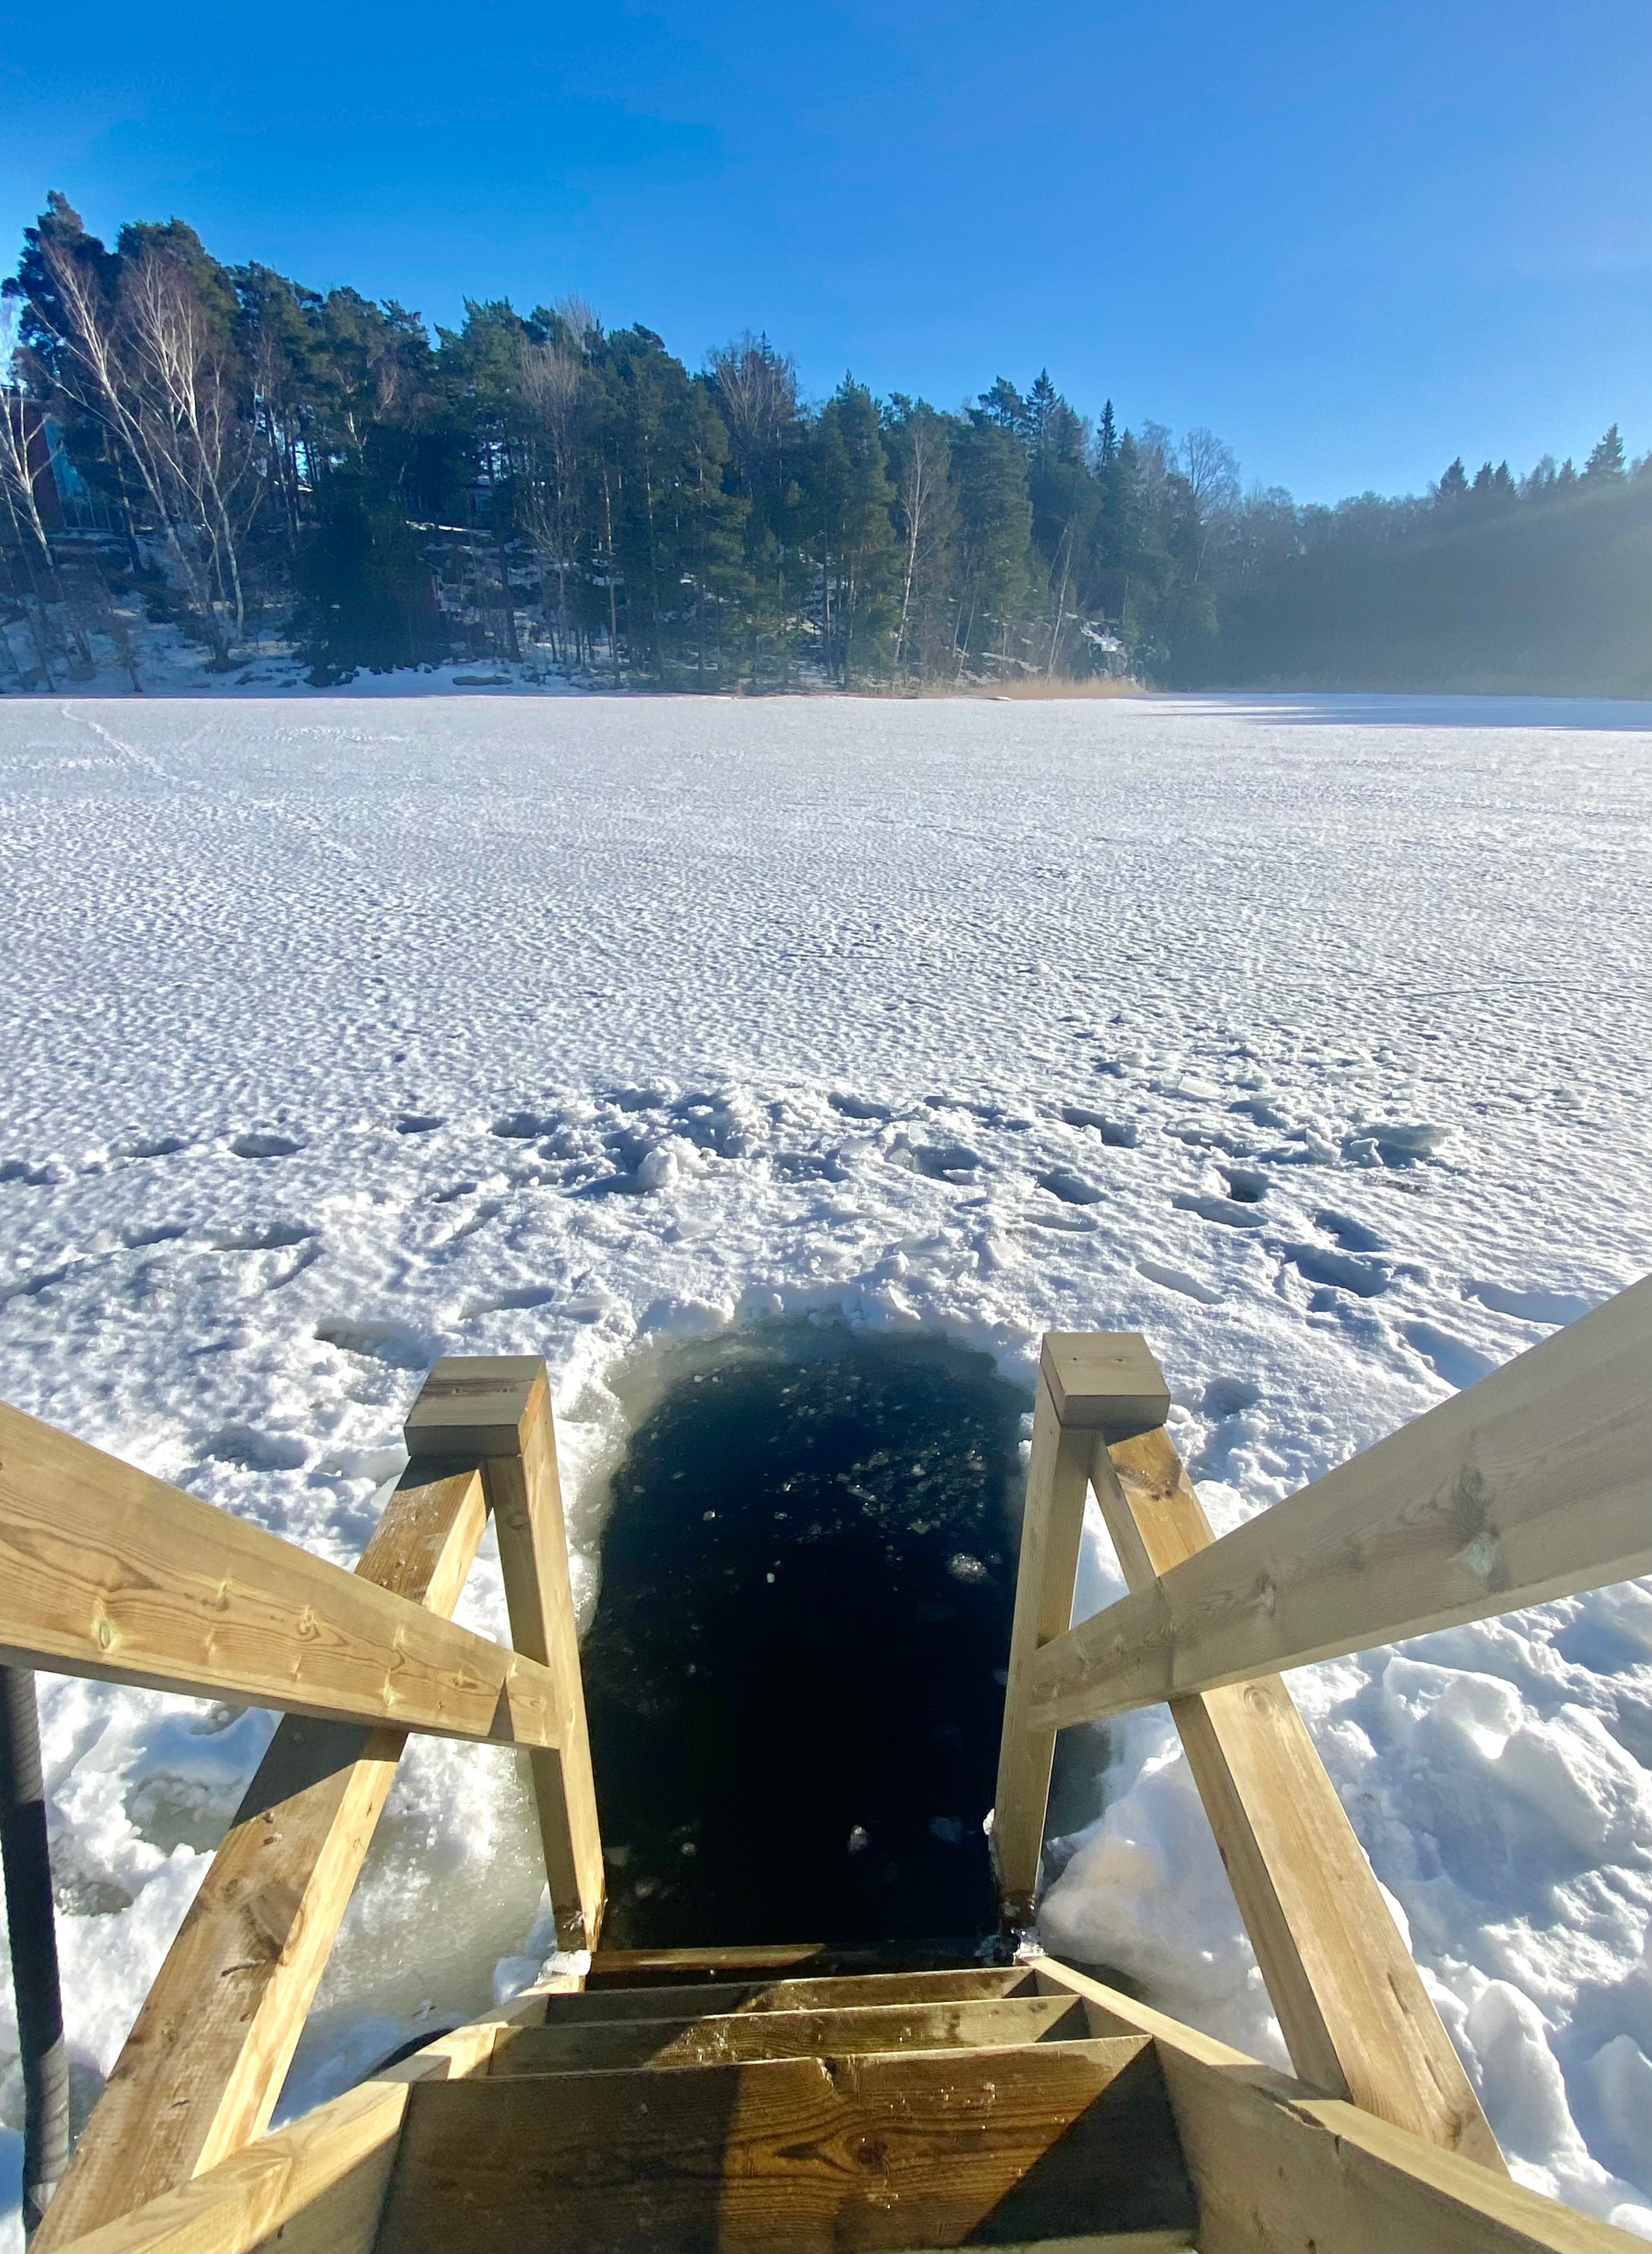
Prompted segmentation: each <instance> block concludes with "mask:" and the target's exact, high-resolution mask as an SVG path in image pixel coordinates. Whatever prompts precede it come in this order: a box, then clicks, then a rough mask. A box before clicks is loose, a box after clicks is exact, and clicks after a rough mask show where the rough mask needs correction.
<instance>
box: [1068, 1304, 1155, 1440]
mask: <svg viewBox="0 0 1652 2254" xmlns="http://www.w3.org/2000/svg"><path fill="white" fill-rule="evenodd" d="M1039 1374H1040V1376H1041V1377H1042V1378H1043V1380H1044V1383H1045V1384H1046V1385H1047V1386H1048V1387H1049V1389H1050V1398H1051V1400H1052V1401H1053V1402H1054V1404H1055V1414H1056V1417H1057V1418H1058V1419H1059V1420H1060V1422H1061V1425H1062V1427H1063V1429H1064V1430H1065V1431H1067V1432H1076V1431H1078V1430H1079V1429H1080V1428H1081V1427H1085V1428H1088V1429H1089V1431H1091V1432H1102V1433H1104V1434H1105V1435H1106V1437H1107V1439H1110V1440H1128V1439H1131V1438H1132V1437H1133V1436H1134V1435H1135V1434H1136V1433H1138V1432H1152V1430H1153V1429H1154V1427H1155V1426H1156V1425H1162V1424H1163V1423H1164V1421H1165V1419H1166V1417H1168V1416H1169V1414H1170V1388H1169V1386H1168V1385H1166V1383H1165V1373H1164V1371H1163V1370H1162V1369H1160V1368H1159V1364H1158V1362H1156V1361H1155V1360H1154V1358H1153V1353H1152V1348H1151V1347H1150V1346H1149V1345H1148V1343H1147V1341H1146V1340H1145V1338H1144V1337H1143V1336H1142V1334H1141V1333H1140V1332H1139V1331H1046V1332H1045V1334H1044V1340H1043V1343H1042V1345H1041V1346H1040V1349H1039Z"/></svg>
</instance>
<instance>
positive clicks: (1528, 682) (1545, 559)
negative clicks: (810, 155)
mask: <svg viewBox="0 0 1652 2254" xmlns="http://www.w3.org/2000/svg"><path fill="white" fill-rule="evenodd" d="M0 387H3V388H0V500H3V501H4V506H3V507H0V690H5V689H19V688H21V689H41V688H45V689H55V688H57V687H59V686H61V685H63V684H65V683H72V682H75V681H88V680H91V679H93V678H95V677H102V676H105V675H107V674H109V673H111V672H112V673H114V674H115V675H116V676H118V677H121V678H123V679H124V678H126V677H130V686H131V687H132V688H133V689H134V690H142V689H143V688H144V686H145V685H146V683H145V670H146V662H147V654H148V653H149V651H150V650H151V648H153V647H154V646H155V643H156V639H157V637H158V636H164V635H167V634H170V635H171V637H172V640H173V641H175V642H179V641H181V642H182V643H184V644H186V645H187V646H189V647H190V648H192V649H193V650H195V651H198V652H199V653H200V655H201V658H202V660H203V662H204V665H205V668H206V669H207V672H208V673H209V674H217V675H222V676H226V678H228V677H235V678H237V679H242V680H245V679H248V678H251V679H259V678H263V677H266V676H264V675H263V674H262V672H261V671H260V670H259V669H260V667H261V666H262V665H266V664H267V663H268V662H269V658H270V656H271V654H272V653H275V654H278V655H289V656H290V655H297V658H298V659H299V661H300V662H302V665H303V668H304V673H305V676H306V677H307V678H308V679H309V680H310V681H311V683H314V684H316V685H318V686H326V685H330V684H334V683H342V682H345V681H347V680H349V679H351V678H352V677H353V676H355V675H357V674H358V673H359V672H360V671H362V670H363V669H367V670H369V671H374V672H386V671H390V670H394V669H398V668H402V667H409V666H415V667H416V666H437V665H443V664H451V663H452V662H465V663H467V664H470V665H472V666H477V667H481V668H483V669H489V668H500V669H508V670H507V677H508V678H512V679H520V678H526V679H528V680H535V679H540V680H547V681H549V680H554V679H568V680H571V681H574V682H577V683H586V684H589V685H591V686H598V687H601V686H609V687H614V688H631V689H637V690H721V691H723V692H725V693H726V692H728V691H730V690H743V691H753V692H758V691H764V690H784V689H797V688H817V689H819V688H842V689H847V688H851V687H852V688H855V689H858V690H879V689H886V690H904V691H907V692H914V693H915V692H919V691H924V690H932V691H933V690H967V689H979V688H981V687H983V686H991V687H993V688H998V689H1005V688H1009V687H1011V686H1012V685H1016V684H1022V685H1027V686H1036V685H1038V684H1052V685H1053V684H1056V683H1071V682H1086V681H1089V680H1092V679H1095V678H1096V677H1102V678H1107V677H1114V678H1119V679H1131V680H1137V681H1141V682H1145V683H1153V684H1156V685H1160V686H1166V687H1184V688H1198V687H1320V688H1342V689H1362V688H1363V689H1396V690H1405V689H1417V690H1420V689H1432V690H1492V691H1495V690H1527V691H1538V692H1548V693H1557V694H1566V693H1573V694H1595V695H1618V696H1633V695H1647V694H1652V457H1648V458H1645V459H1642V460H1641V461H1639V462H1631V461H1629V460H1628V459H1627V458H1626V454H1625V449H1624V446H1623V443H1622V440H1621V437H1620V434H1619V430H1618V429H1617V427H1616V426H1615V425H1614V427H1613V428H1612V429H1611V430H1607V432H1606V434H1605V435H1604V436H1603V437H1601V438H1600V442H1599V443H1598V444H1596V445H1595V446H1594V447H1593V451H1591V452H1590V453H1589V455H1588V457H1587V458H1586V461H1585V462H1584V463H1583V465H1582V466H1581V467H1576V466H1574V465H1573V463H1572V461H1570V460H1567V461H1564V462H1562V463H1560V464H1559V465H1557V464H1556V463H1555V462H1554V461H1553V460H1552V459H1550V458H1544V460H1543V461H1541V462H1539V463H1537V465H1535V466H1534V467H1532V468H1530V470H1529V471H1528V472H1525V473H1524V474H1523V475H1518V476H1517V475H1516V473H1515V472H1512V471H1511V469H1510V468H1509V464H1508V463H1507V462H1503V463H1501V464H1499V465H1495V466H1494V465H1492V464H1491V463H1490V462H1486V463H1485V464H1483V465H1481V467H1480V468H1479V469H1478V470H1477V471H1474V472H1471V471H1470V470H1469V469H1468V467H1467V465H1465V463H1464V462H1463V461H1461V460H1456V461H1453V462H1452V463H1451V464H1450V465H1448V466H1447V467H1446V469H1445V470H1444V471H1443V472H1442V473H1441V475H1440V477H1439V480H1438V482H1437V483H1435V484H1433V485H1432V486H1431V487H1430V489H1429V491H1428V492H1427V493H1425V494H1421V495H1412V496H1405V497H1401V498H1395V499H1385V498H1382V497H1380V496H1378V495H1377V494H1376V493H1363V494H1361V495H1359V496H1357V497H1355V498H1353V499H1350V500H1345V501H1342V502H1341V503H1339V504H1338V505H1336V506H1335V507H1323V506H1319V505H1312V506H1302V505H1299V504H1297V503H1295V502H1293V500H1292V498H1291V496H1290V494H1289V493H1285V492H1284V491H1283V490H1281V489H1279V488H1278V487H1274V488H1266V489H1263V488H1257V487H1251V488H1250V489H1246V488H1245V487H1243V486H1242V484H1241V481H1240V476H1239V469H1238V465H1237V463H1236V460H1235V458H1234V456H1233V454H1232V452H1231V451H1230V450H1229V448H1228V447H1227V446H1226V445H1224V444H1222V441H1221V440H1220V439H1219V438H1218V437H1215V434H1214V433H1212V432H1211V431H1209V430H1189V431H1187V432H1186V433H1185V434H1184V435H1183V436H1182V437H1181V438H1180V441H1178V440H1175V439H1173V436H1172V433H1171V432H1170V431H1169V430H1166V429H1165V428H1164V427H1163V426H1162V425H1160V424H1158V423H1152V422H1147V421H1141V422H1138V423H1135V424H1133V425H1132V426H1131V427H1128V428H1123V427H1121V426H1120V424H1119V422H1118V420H1117V417H1116V416H1115V412H1114V409H1113V405H1112V402H1111V401H1106V402H1103V404H1102V406H1101V408H1100V410H1099V412H1098V413H1096V415H1094V416H1089V415H1087V414H1084V413H1082V412H1080V411H1079V409H1077V408H1075V406H1074V405H1072V404H1071V403H1070V402H1068V400H1067V399H1066V398H1064V397H1063V396H1062V395H1061V393H1060V392H1059V391H1058V390H1057V389H1056V388H1055V387H1054V384H1053V383H1052V381H1051V380H1050V378H1049V376H1048V374H1039V375H1038V376H1036V378H1034V379H1033V381H1032V382H1031V383H1030V384H1029V385H1028V386H1027V388H1026V390H1025V391H1023V390H1021V389H1019V388H1017V385H1016V384H1015V383H1013V382H1012V381H1010V380H1009V379H1007V378H1005V377H1003V376H999V377H998V379H997V380H996V381H994V382H993V383H992V384H991V388H989V389H987V390H985V391H984V392H982V393H981V394H980V395H978V396H977V398H976V399H975V400H974V401H972V402H969V403H967V404H964V405H961V406H957V407H944V406H935V405H933V404H931V403H930V402H928V401H926V400H923V399H921V398H918V397H916V396H914V395H908V394H907V393H903V392H899V391H896V392H892V393H891V394H890V395H888V397H886V398H882V399H879V398H876V397H874V396H873V395H872V392H871V391H870V390H869V389H868V388H866V387H865V385H863V384H861V383H858V382H857V381H855V379H854V377H853V376H852V375H845V376H844V380H843V381H842V382H841V383H840V384H839V385H838V387H837V389H836V390H835V391H834V392H833V393H832V394H831V395H830V398H827V399H825V400H823V401H820V402H811V401H809V400H807V399H805V397H804V396H803V395H802V391H801V390H800V387H799V381H798V376H797V371H796V368H795V363H794V362H793V360H792V359H791V358H790V357H789V356H788V354H787V353H785V352H784V351H783V350H781V349H780V348H779V347H778V346H775V345H774V344H773V343H771V342H770V340H769V339H768V338H767V336H766V335H763V334H752V333H749V332H748V333H747V334H746V335H743V336H741V337H739V338H738V339H734V340H733V341H732V342H731V343H729V344H727V345H725V346H720V347H718V348H717V349H715V350H713V351H711V352H709V353H707V354H706V355H705V359H704V366H703V367H700V368H699V369H697V370H694V371H691V370H690V367H688V366H687V365H686V364H685V362H684V361H683V360H681V359H679V358H678V357H677V356H676V354H675V353H672V352H671V351H669V349H668V348H667V346H666V345H665V343H664V341H663V340H662V339H661V338H660V337H659V336H657V335H656V334H655V332H653V331H652V330H650V329H648V328H644V327H641V326H635V327H630V328H621V329H605V327H604V326H603V325H602V324H601V322H600V321H599V320H598V318H597V317H596V315H595V313H594V312H593V311H591V308H590V307H589V306H588V305H586V304H584V303H583V302H582V301H581V300H579V299H577V298H575V297H562V298H560V299H559V300H557V302H556V303H555V304H548V305H538V306H535V308H534V309H533V310H532V311H529V312H527V313H519V312H518V311H515V310H514V308H513V307H512V306H511V305H510V304H507V303H502V302H500V303H468V304H466V306H465V317H464V320H463V323H462V325H460V326H459V327H458V328H456V329H447V328H441V327H437V329H436V330H435V332H434V334H433V335H432V334H431V332H430V330H429V329H428V328H427V327H426V325H425V324H424V322H423V320H422V319H421V318H420V317H419V316H418V315H417V314H416V313H413V312H409V311H407V310H406V309H405V308H404V307H402V306H401V305H399V304H395V303H394V302H386V303H383V304H376V303H374V302H373V301H371V300H369V299H368V298H367V297H362V296H360V294H358V293H357V292H356V291H355V290H352V289H348V288H340V289H334V290H328V291H325V292H320V291H317V290H311V289H308V288H305V287H304V286H303V285H302V284H300V283H297V282H294V281H291V280H290V279H288V278H287V277H286V276H283V275H281V274H278V273H276V272H275V271H274V270H273V269H270V268H269V267H267V266H262V265H259V264H257V263H250V264H247V265H242V266H226V265H223V264H221V263H220V262H219V261H217V260H216V259H214V257H213V256H212V255H210V253H209V252H208V251H207V249H206V248H205V247H204V246H203V244H202V243H201V242H200V239H199V237H198V236H197V235H196V234H195V233H194V232H193V229H191V228H189V227H187V226H186V225H185V224H183V223H182V222H181V221H177V220H172V221H167V222H165V223H164V224H151V223H133V224H130V225H128V226H125V227H123V228H122V229H121V230H120V233H119V235H118V236H117V238H116V242H115V244H114V247H113V248H109V247H107V246H106V245H105V244H104V243H103V242H101V241H100V240H99V239H98V238H97V237H96V236H95V235H90V234H88V232H87V230H86V229H85V228H84V227H83V225H82V223H81V219H80V217H79V216H78V214H76V213H75V212H74V210H73V207H71V206H70V204H69V203H68V201H67V200H66V198H65V197H63V196H62V195H60V194H58V193H53V194H52V196H51V197H50V198H49V199H48V202H47V207H46V210H45V213H44V214H42V215H41V217H40V220H39V221H38V224H37V225H36V226H35V227H33V228H29V229H27V230H26V231H25V248H24V251H23V255H22V257H21V260H20V262H19V264H18V271H17V273H16V275H15V276H13V277H12V278H11V279H9V280H8V281H7V282H6V283H5V284H4V325H3V326H0ZM476 677H478V678H487V677H491V676H489V675H487V674H486V672H484V674H483V675H481V676H476Z"/></svg>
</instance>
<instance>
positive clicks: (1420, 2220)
mask: <svg viewBox="0 0 1652 2254" xmlns="http://www.w3.org/2000/svg"><path fill="white" fill-rule="evenodd" d="M1032 1969H1033V1971H1034V1972H1035V1973H1036V1974H1037V1977H1038V1984H1039V1985H1040V1988H1043V1989H1044V1990H1045V1991H1047V1993H1049V1994H1060V1993H1065V1994H1068V1995H1075V1996H1082V1997H1083V1998H1086V1999H1087V2001H1088V2002H1089V2004H1090V2005H1091V2020H1090V2024H1091V2026H1092V2027H1093V2028H1094V2029H1095V2031H1096V2033H1097V2034H1098V2035H1099V2034H1143V2035H1149V2036H1151V2037H1152V2040H1153V2042H1154V2045H1155V2047H1156V2048H1157V2050H1158V2053H1159V2064H1160V2067H1161V2068H1162V2070H1163V2072H1164V2076H1165V2084H1166V2089H1168V2090H1169V2092H1170V2102H1171V2106H1172V2109H1173V2111H1174V2113H1175V2117H1176V2127H1177V2131H1178V2132H1179V2134H1180V2139H1181V2148H1182V2152H1183V2153H1184V2155H1185V2157H1186V2159H1187V2171H1188V2174H1189V2176H1190V2177H1191V2178H1192V2180H1193V2185H1194V2193H1195V2194H1196V2196H1197V2199H1198V2202H1199V2222H1198V2228H1197V2230H1196V2232H1195V2234H1194V2236H1195V2243H1197V2244H1198V2245H1199V2246H1200V2247H1201V2248H1203V2249H1205V2250H1207V2254H1286V2250H1290V2254H1300V2250H1302V2249H1304V2248H1308V2247H1318V2248H1320V2250H1321V2254H1394V2250H1395V2249H1396V2248H1398V2247H1403V2248H1404V2249H1405V2250H1406V2254H1645V2249H1646V2242H1645V2240H1644V2239H1642V2238H1636V2237H1634V2236H1631V2234H1630V2233H1629V2232H1628V2231H1624V2230H1617V2229H1614V2228H1613V2226H1612V2225H1611V2224H1610V2223H1609V2222H1597V2221H1596V2220H1595V2219H1594V2217H1593V2215H1579V2213H1578V2212H1577V2210H1576V2209H1575V2208H1570V2207H1563V2206H1562V2205H1561V2204H1560V2203H1559V2201H1557V2200H1552V2199H1545V2198H1544V2196H1543V2195H1542V2194H1541V2193H1539V2192H1535V2191H1528V2190H1527V2189H1526V2188H1525V2187H1524V2186H1523V2185H1522V2184H1517V2183H1515V2182H1513V2181H1512V2180H1510V2178H1509V2176H1508V2175H1506V2174H1505V2173H1502V2171H1500V2170H1495V2169H1492V2168H1485V2167H1481V2166H1479V2164H1478V2163H1477V2162H1475V2161H1474V2160H1470V2159H1464V2158H1463V2156H1462V2155H1461V2154H1460V2153H1459V2152H1443V2151H1441V2150H1440V2148H1439V2146H1438V2145H1432V2144H1429V2143H1428V2142H1426V2141H1425V2139H1424V2138H1421V2137H1417V2136H1413V2135H1412V2134H1411V2132H1410V2131H1408V2130H1405V2129H1398V2128H1396V2127H1395V2126H1394V2125H1393V2124H1392V2123H1391V2122H1388V2121H1382V2120H1379V2119H1377V2118H1376V2116H1375V2115H1374V2114H1370V2113H1367V2112H1365V2111H1364V2110H1362V2108H1361V2107H1359V2106H1357V2105H1355V2104H1352V2103H1349V2101H1348V2099H1347V2098H1337V2097H1324V2096H1319V2095H1318V2094H1317V2093H1315V2092H1314V2091H1313V2090H1311V2089H1306V2088H1305V2087H1304V2086H1303V2084H1302V2083H1300V2082H1293V2081H1292V2078H1291V2077H1290V2075H1284V2074H1278V2073H1276V2072H1275V2071H1274V2070H1273V2069H1272V2068H1270V2067H1265V2066H1264V2065H1262V2064H1261V2063H1260V2062H1259V2061H1257V2060H1256V2059H1253V2058H1248V2057H1247V2056H1246V2055H1245V2054H1244V2052H1243V2051H1239V2050H1235V2049H1233V2048H1232V2047H1231V2046H1230V2045H1229V2044H1227V2043H1223V2042H1218V2041H1217V2040H1215V2037H1214V2036H1211V2035H1206V2034H1202V2033H1200V2031H1199V2030H1198V2029H1197V2028H1195V2027H1189V2026H1183V2025H1182V2024H1181V2023H1180V2020H1177V2019H1170V2018H1168V2017H1166V2014H1165V2013H1164V2012H1155V2011H1153V2010H1152V2009H1151V2008H1150V2007H1149V2006H1148V2005H1145V2004H1138V2003H1137V2002H1136V2001H1135V2000H1134V1998H1131V1997H1129V1996H1126V1995H1124V1994H1122V1993H1121V1992H1120V1991H1118V1990H1117V1989H1116V1988H1109V1987H1106V1986H1104V1985H1103V1984H1102V1983H1101V1982H1100V1981H1098V1980H1092V1979H1090V1978H1088V1977H1087V1976H1086V1975H1085V1974H1083V1973H1082V1972H1075V1971H1074V1970H1073V1968H1072V1967H1071V1966H1070V1965H1068V1964H1060V1963H1058V1962H1057V1961H1056V1960H1055V1959H1054V1958H1053V1957H1040V1958H1035V1959H1034V1960H1033V1966H1032Z"/></svg>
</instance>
